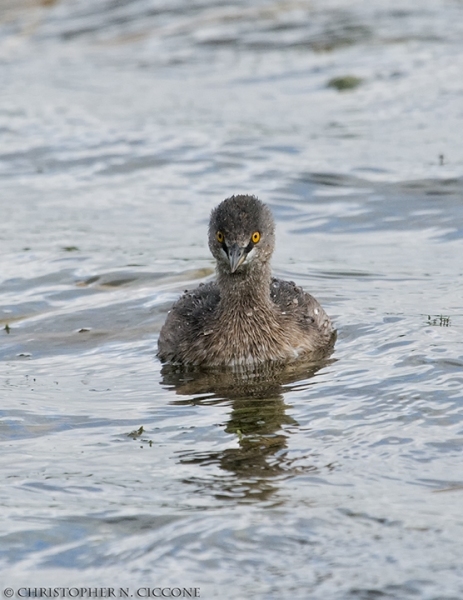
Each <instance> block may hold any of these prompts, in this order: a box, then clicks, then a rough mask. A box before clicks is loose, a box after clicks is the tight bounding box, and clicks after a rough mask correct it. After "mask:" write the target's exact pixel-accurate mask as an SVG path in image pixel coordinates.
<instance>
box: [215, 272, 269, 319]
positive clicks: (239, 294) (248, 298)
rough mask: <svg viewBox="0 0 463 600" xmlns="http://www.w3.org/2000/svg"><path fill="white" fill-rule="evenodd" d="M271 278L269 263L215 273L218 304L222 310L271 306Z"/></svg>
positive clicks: (234, 310)
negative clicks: (244, 269)
mask: <svg viewBox="0 0 463 600" xmlns="http://www.w3.org/2000/svg"><path fill="white" fill-rule="evenodd" d="M271 278H272V273H271V268H270V264H268V263H265V264H260V265H259V266H258V267H255V268H249V269H248V270H246V271H242V272H237V273H232V274H231V273H229V272H221V271H220V270H219V271H218V273H217V283H218V285H219V288H220V304H221V307H222V309H223V310H225V311H226V310H229V309H230V310H231V311H232V312H234V313H236V312H237V310H238V311H239V310H241V309H243V310H244V311H245V310H246V309H249V308H251V309H255V308H258V307H262V308H268V307H270V306H271V299H270V282H271Z"/></svg>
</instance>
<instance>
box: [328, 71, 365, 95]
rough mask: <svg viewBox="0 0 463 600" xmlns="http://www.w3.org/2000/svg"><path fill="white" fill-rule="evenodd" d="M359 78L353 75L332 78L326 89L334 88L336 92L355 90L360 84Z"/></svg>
mask: <svg viewBox="0 0 463 600" xmlns="http://www.w3.org/2000/svg"><path fill="white" fill-rule="evenodd" d="M362 81H363V80H362V79H361V78H360V77H356V76H355V75H344V76H343V77H333V78H332V79H330V80H329V81H328V83H327V87H329V88H334V89H335V90H338V92H345V91H348V90H355V89H356V88H358V87H359V85H360V84H361V83H362Z"/></svg>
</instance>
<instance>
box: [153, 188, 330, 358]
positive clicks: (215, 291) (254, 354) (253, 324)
mask: <svg viewBox="0 0 463 600" xmlns="http://www.w3.org/2000/svg"><path fill="white" fill-rule="evenodd" d="M274 245H275V226H274V221H273V217H272V213H271V212H270V209H269V208H268V207H267V206H266V205H265V204H263V203H262V202H261V201H260V200H258V199H257V198H256V197H254V196H232V197H231V198H227V199H226V200H224V201H223V202H222V203H221V204H219V206H217V208H215V209H214V210H213V211H212V214H211V219H210V223H209V248H210V250H211V252H212V254H213V256H214V258H215V259H216V261H217V281H214V282H212V283H208V284H205V285H200V286H199V287H198V288H196V289H195V290H193V291H191V292H186V293H185V294H184V295H183V296H181V298H180V299H179V300H178V301H177V302H176V303H175V304H174V306H173V308H172V310H171V311H170V312H169V314H168V316H167V319H166V322H165V323H164V326H163V327H162V330H161V333H160V336H159V351H158V356H159V358H160V359H161V360H162V361H163V362H171V363H174V364H183V365H201V366H246V365H256V364H259V363H264V362H267V361H277V362H281V363H283V362H288V361H294V360H296V359H299V358H303V357H304V358H305V357H307V358H310V356H311V355H314V356H315V355H320V354H322V353H323V351H325V350H328V349H329V348H331V346H332V344H333V342H334V338H335V332H334V329H333V326H332V324H331V321H330V319H329V318H328V316H327V315H326V313H325V311H324V310H323V309H322V307H321V306H320V304H319V303H318V302H317V300H315V298H314V297H313V296H311V295H310V294H308V293H307V292H304V290H302V288H300V287H298V286H296V285H295V284H294V283H293V282H292V281H291V282H288V281H283V280H280V279H275V278H272V276H271V268H270V258H271V256H272V253H273V249H274Z"/></svg>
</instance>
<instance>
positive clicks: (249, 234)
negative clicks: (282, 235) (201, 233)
mask: <svg viewBox="0 0 463 600" xmlns="http://www.w3.org/2000/svg"><path fill="white" fill-rule="evenodd" d="M274 245H275V223H274V221H273V216H272V213H271V211H270V209H269V208H268V206H266V205H265V204H264V203H263V202H261V201H260V200H259V199H258V198H256V197H255V196H231V197H230V198H227V199H226V200H224V201H223V202H221V203H220V204H219V205H218V206H217V207H216V208H214V210H213V211H212V213H211V219H210V222H209V248H210V250H211V252H212V254H213V256H214V257H215V258H216V260H217V267H218V270H219V272H221V273H228V274H235V273H236V274H240V273H241V274H246V273H247V272H248V271H249V270H253V269H255V268H256V267H262V266H263V265H265V264H267V263H268V262H269V260H270V257H271V256H272V252H273V248H274Z"/></svg>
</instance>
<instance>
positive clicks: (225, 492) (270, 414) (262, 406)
mask: <svg viewBox="0 0 463 600" xmlns="http://www.w3.org/2000/svg"><path fill="white" fill-rule="evenodd" d="M328 362H332V361H329V360H328V359H326V358H325V359H320V360H318V361H317V362H310V363H303V364H302V363H298V364H291V365H284V366H275V365H265V366H258V367H253V368H249V369H242V370H239V371H237V370H231V369H227V370H226V369H220V370H219V369H214V370H201V371H197V370H195V371H185V369H179V368H176V367H174V366H172V365H166V366H164V367H163V369H162V371H161V374H162V382H161V383H162V385H164V386H165V387H166V388H168V389H174V390H175V392H176V393H177V394H178V395H180V396H183V395H184V396H189V398H188V399H185V400H177V401H174V404H176V405H182V404H183V405H204V406H208V405H209V406H210V405H212V404H218V403H224V402H227V403H231V413H230V418H229V420H228V422H227V423H226V426H225V431H226V432H227V433H229V434H233V435H235V436H236V438H237V440H238V447H235V448H227V449H225V450H223V451H210V452H209V451H208V452H200V451H186V452H183V453H181V454H180V461H181V462H182V463H183V464H199V465H202V466H208V465H218V466H219V467H220V468H221V470H222V471H223V472H222V473H221V475H220V477H207V478H205V479H203V478H200V477H192V478H190V479H188V480H186V482H188V483H191V484H194V485H196V486H197V487H198V488H202V489H204V488H205V487H206V488H207V490H208V492H209V493H210V492H211V491H212V493H213V494H214V495H215V497H216V498H234V499H239V500H241V501H244V502H249V501H261V502H262V501H264V502H271V503H272V504H274V503H278V500H277V498H274V495H275V492H277V490H278V480H280V479H281V478H286V477H290V476H292V475H294V474H296V473H300V472H301V470H302V471H304V472H308V471H316V470H317V469H316V467H310V466H305V467H304V468H302V467H300V466H299V467H297V466H295V465H293V464H292V462H293V461H292V460H291V459H290V458H289V457H288V451H287V441H288V433H287V432H285V430H284V426H288V425H289V426H295V427H297V425H298V424H297V422H296V421H295V420H294V419H293V418H292V417H290V416H289V415H287V414H286V409H287V408H288V405H287V404H285V401H284V396H283V394H284V392H288V391H291V390H296V389H303V388H305V387H307V386H309V385H313V384H314V383H315V380H311V379H312V378H313V377H314V375H315V374H316V373H317V372H318V371H319V370H320V369H321V368H322V367H324V366H326V365H327V364H328ZM286 429H287V430H288V428H287V427H286Z"/></svg>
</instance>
